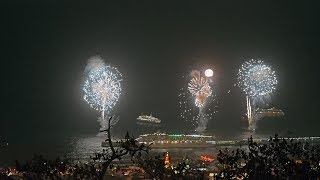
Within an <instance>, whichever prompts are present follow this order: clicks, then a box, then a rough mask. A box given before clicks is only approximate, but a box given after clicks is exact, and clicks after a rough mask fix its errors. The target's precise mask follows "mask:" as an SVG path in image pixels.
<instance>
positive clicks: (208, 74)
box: [204, 69, 213, 77]
mask: <svg viewBox="0 0 320 180" xmlns="http://www.w3.org/2000/svg"><path fill="white" fill-rule="evenodd" d="M204 75H205V76H206V77H212V76H213V71H212V69H207V70H205V71H204Z"/></svg>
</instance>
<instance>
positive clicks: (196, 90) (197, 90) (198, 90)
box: [188, 71, 212, 108]
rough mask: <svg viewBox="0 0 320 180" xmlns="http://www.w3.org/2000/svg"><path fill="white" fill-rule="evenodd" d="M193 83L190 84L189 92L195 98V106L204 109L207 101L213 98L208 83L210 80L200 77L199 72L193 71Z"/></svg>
mask: <svg viewBox="0 0 320 180" xmlns="http://www.w3.org/2000/svg"><path fill="white" fill-rule="evenodd" d="M191 75H192V76H193V77H192V79H191V81H190V82H189V83H188V90H189V91H190V93H191V94H192V95H193V96H195V105H196V106H197V107H199V108H200V107H203V106H204V105H205V102H206V99H207V98H208V97H209V96H211V94H212V91H211V88H210V85H209V82H208V79H207V78H205V77H201V76H200V72H199V71H193V72H192V73H191Z"/></svg>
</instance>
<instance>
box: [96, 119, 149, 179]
mask: <svg viewBox="0 0 320 180" xmlns="http://www.w3.org/2000/svg"><path fill="white" fill-rule="evenodd" d="M112 118H113V117H112V116H111V117H110V118H109V120H108V123H107V124H108V128H107V129H106V130H103V131H101V132H106V133H107V139H106V142H108V145H109V148H107V149H104V150H103V152H102V153H96V154H95V157H92V159H93V160H102V161H103V163H102V169H101V173H100V174H99V179H103V177H104V176H105V173H106V170H107V169H108V167H109V166H110V164H111V163H112V161H114V160H115V159H118V160H121V158H122V157H123V156H125V155H130V156H131V160H133V158H134V157H135V156H140V155H141V153H142V152H145V153H148V152H149V149H150V146H146V145H145V144H139V143H138V141H136V140H135V139H134V138H133V137H130V136H129V133H128V132H127V133H126V135H125V139H124V140H122V141H120V142H118V143H119V144H120V146H119V147H115V146H114V145H113V142H112V139H111V125H112V123H111V121H112Z"/></svg>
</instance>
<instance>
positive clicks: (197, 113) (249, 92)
mask: <svg viewBox="0 0 320 180" xmlns="http://www.w3.org/2000/svg"><path fill="white" fill-rule="evenodd" d="M84 75H85V80H84V84H83V92H84V96H83V98H84V100H85V101H86V102H87V103H88V104H89V105H90V107H91V108H93V109H95V110H97V111H98V112H100V113H101V117H99V118H98V122H100V125H101V128H100V130H104V129H105V128H106V127H107V118H106V117H107V116H110V113H111V112H112V109H113V108H114V107H115V105H116V104H117V102H118V99H119V97H120V95H121V91H122V89H121V82H122V74H121V73H120V72H119V70H118V69H117V68H116V67H113V66H110V65H107V64H106V63H105V61H104V59H103V58H101V57H100V56H93V57H91V58H89V60H88V64H87V66H86V68H85V71H84ZM214 75H215V74H214V71H213V70H212V69H206V70H204V71H199V70H192V71H191V72H190V73H189V75H187V77H188V82H187V83H186V87H183V88H181V89H180V91H179V95H178V96H179V110H180V118H182V119H184V120H186V121H188V122H191V124H192V126H193V127H194V128H195V131H196V132H198V133H203V132H204V131H205V130H206V128H207V123H208V121H209V120H211V119H213V116H214V114H215V113H216V111H215V109H216V107H217V103H215V102H216V101H215V99H216V98H215V93H214V89H213V87H214V86H213V85H214V77H215V76H214ZM237 80H238V82H237V85H238V86H239V87H240V88H241V89H242V90H243V91H244V92H245V94H246V107H247V112H246V116H247V120H248V129H249V130H253V131H254V130H255V129H256V124H257V121H258V120H259V119H260V118H261V116H259V115H258V109H259V108H260V107H265V106H267V105H268V104H269V103H270V102H271V95H272V94H273V92H274V91H275V90H276V85H277V84H278V81H277V77H276V74H275V71H273V70H272V69H271V67H270V66H268V65H267V64H266V63H265V62H264V61H262V60H259V59H250V60H247V61H245V62H244V63H243V64H242V65H241V68H240V69H239V71H238V74H237ZM118 120H119V119H118V118H114V122H111V123H113V125H114V124H116V123H117V122H118Z"/></svg>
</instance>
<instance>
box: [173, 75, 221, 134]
mask: <svg viewBox="0 0 320 180" xmlns="http://www.w3.org/2000/svg"><path fill="white" fill-rule="evenodd" d="M209 80H212V79H210V77H201V74H200V72H199V71H192V72H191V79H190V80H189V82H188V83H186V84H187V85H188V86H187V87H186V88H181V89H180V90H179V94H178V98H179V104H178V106H179V112H180V118H181V119H183V120H185V121H187V122H190V123H191V125H192V127H194V128H195V127H196V130H197V131H198V132H203V131H204V130H205V129H206V125H207V121H208V120H210V119H212V117H213V115H214V113H215V111H214V109H215V106H214V102H215V98H214V97H215V96H214V94H213V93H212V89H211V86H210V83H209ZM210 82H211V81H210Z"/></svg>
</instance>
